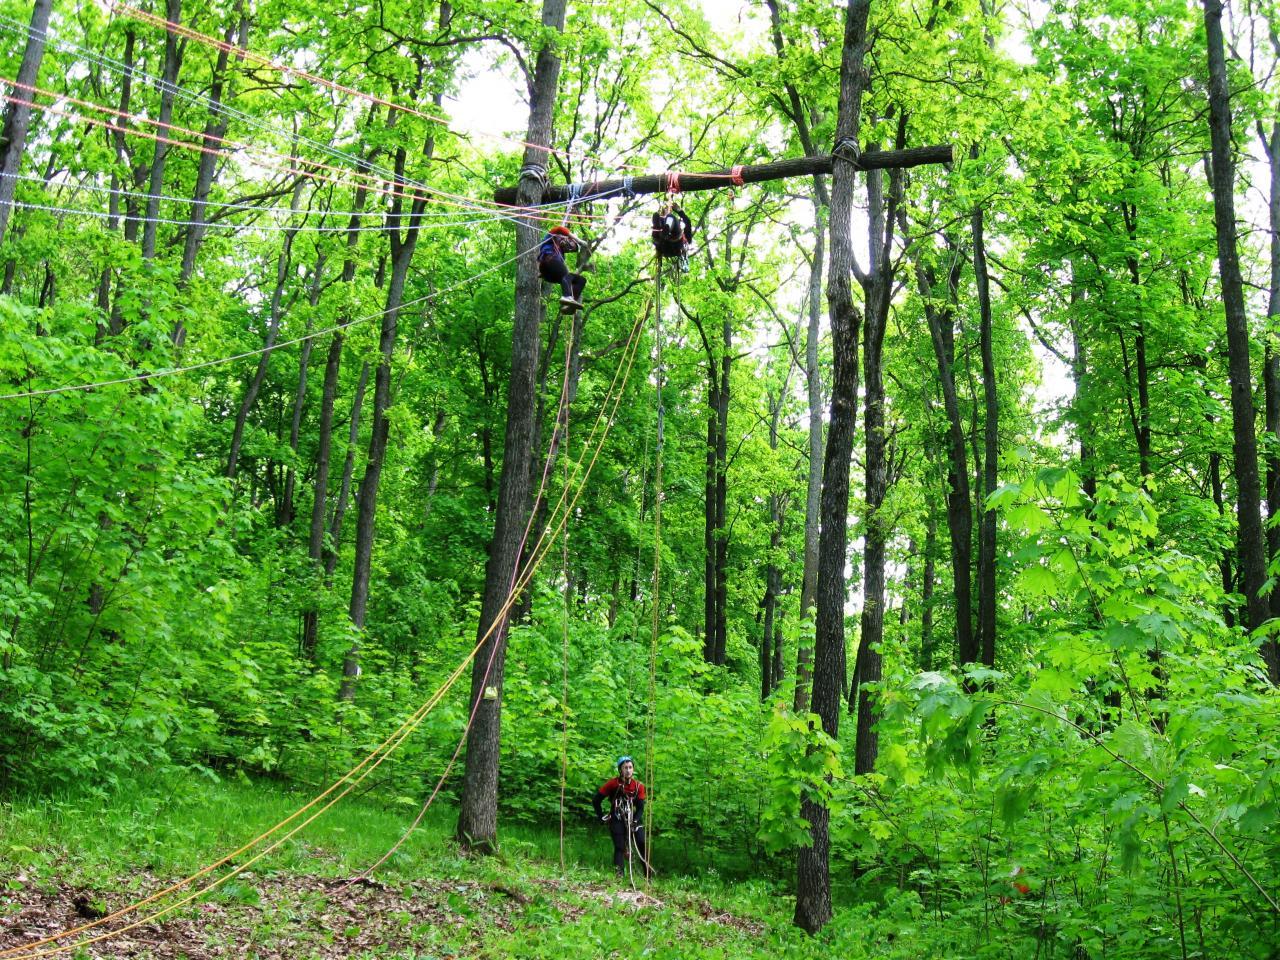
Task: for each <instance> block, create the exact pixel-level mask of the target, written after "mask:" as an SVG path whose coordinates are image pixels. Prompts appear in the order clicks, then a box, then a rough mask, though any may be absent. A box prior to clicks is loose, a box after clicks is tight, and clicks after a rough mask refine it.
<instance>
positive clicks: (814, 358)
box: [793, 177, 826, 715]
mask: <svg viewBox="0 0 1280 960" xmlns="http://www.w3.org/2000/svg"><path fill="white" fill-rule="evenodd" d="M820 180H821V178H820V177H814V200H813V223H814V239H813V268H812V269H811V270H810V271H809V330H808V335H807V337H806V338H805V347H804V366H805V381H806V386H807V389H808V394H809V482H808V484H807V485H806V487H805V500H804V578H803V580H802V581H801V585H800V619H801V621H802V622H806V623H807V622H808V620H809V617H810V616H811V615H812V612H813V609H814V606H815V604H816V602H817V593H818V534H819V528H820V526H821V524H820V522H819V510H820V504H821V499H822V432H823V409H822V373H821V370H820V369H819V366H818V342H819V340H820V339H821V336H822V271H823V267H824V265H825V261H826V243H825V235H826V223H825V222H824V217H823V209H824V207H825V204H824V203H823V201H822V198H821V193H823V192H825V189H824V190H822V191H819V188H818V185H819V183H820ZM812 683H813V645H812V644H811V643H809V642H808V640H807V639H806V638H805V637H803V636H802V637H801V639H800V642H799V643H797V644H796V689H795V702H794V704H793V706H794V708H795V712H796V713H798V714H802V715H803V714H806V713H808V712H809V699H810V693H809V692H810V688H811V686H812Z"/></svg>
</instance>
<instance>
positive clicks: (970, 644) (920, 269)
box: [916, 256, 978, 666]
mask: <svg viewBox="0 0 1280 960" xmlns="http://www.w3.org/2000/svg"><path fill="white" fill-rule="evenodd" d="M959 277H960V258H959V257H958V256H957V257H956V258H955V262H954V265H953V266H952V268H951V270H950V271H949V272H948V274H947V286H948V302H947V304H946V306H942V307H939V306H937V305H935V304H932V303H930V302H929V299H930V297H931V296H932V295H933V286H934V284H933V280H932V277H931V271H930V270H929V269H928V268H926V267H924V266H923V265H919V264H918V265H917V267H916V278H917V281H918V282H919V285H920V292H921V294H922V295H923V296H924V298H925V301H926V303H925V317H926V319H927V320H928V323H929V336H930V339H931V340H932V341H933V352H934V357H935V359H936V360H937V363H938V382H939V384H940V385H941V387H942V401H943V407H944V409H945V410H946V414H947V456H948V470H947V486H948V491H947V529H948V530H949V531H950V534H951V570H952V577H953V581H954V585H953V588H954V595H955V619H956V650H957V655H958V658H959V662H960V664H961V665H962V666H963V665H964V664H967V663H973V662H975V661H976V660H977V659H978V646H977V643H976V642H975V638H974V635H973V600H972V596H973V594H972V587H971V584H972V577H973V514H972V502H971V495H970V492H969V467H968V455H967V453H966V451H965V436H964V424H963V422H962V421H961V419H960V399H959V397H958V396H957V394H956V380H955V370H954V364H955V339H954V338H955V333H954V329H953V327H952V323H953V320H954V317H955V309H954V305H955V294H956V287H957V284H958V283H959Z"/></svg>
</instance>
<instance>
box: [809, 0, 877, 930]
mask: <svg viewBox="0 0 1280 960" xmlns="http://www.w3.org/2000/svg"><path fill="white" fill-rule="evenodd" d="M870 10H871V0H849V5H848V8H847V10H846V12H845V28H844V43H843V48H842V51H841V58H840V100H839V113H838V116H837V119H836V146H837V150H836V152H837V153H845V154H847V152H848V151H849V150H853V149H856V147H857V142H858V130H859V126H860V123H859V121H860V113H861V108H862V91H863V86H864V84H865V74H864V72H863V60H864V59H865V57H866V50H867V19H868V15H869V14H870ZM855 180H856V171H855V168H854V165H853V164H852V163H849V162H847V160H846V159H845V158H843V157H840V158H837V159H836V160H835V162H834V166H833V171H832V183H831V279H830V281H829V282H828V284H827V302H828V304H829V307H830V314H831V339H832V346H833V351H834V355H835V362H834V365H833V366H834V371H833V376H832V387H831V418H830V427H829V429H828V432H827V450H826V459H825V462H824V464H823V473H822V480H823V483H822V501H821V516H820V521H821V524H822V529H821V533H820V535H819V544H818V583H817V609H818V622H817V635H816V638H815V642H814V652H813V684H812V706H813V712H814V713H816V714H817V715H818V716H819V717H820V718H821V720H822V728H823V730H824V731H825V732H826V733H827V735H828V736H830V737H833V738H834V737H836V736H837V735H838V734H839V732H840V679H841V673H842V661H843V652H844V602H845V580H844V565H845V546H846V540H847V531H846V529H845V523H846V520H847V518H848V514H849V467H850V461H851V459H852V456H853V434H854V424H855V421H856V419H857V415H858V410H857V402H858V335H859V326H860V321H861V318H860V317H859V316H858V311H857V308H856V307H854V304H853V291H852V287H851V279H850V278H851V277H852V272H853V237H852V224H853V189H854V184H855ZM801 815H802V816H803V817H804V818H805V819H806V820H807V821H808V822H809V833H810V838H811V840H812V844H811V845H810V846H808V847H802V848H801V849H800V852H799V855H798V856H797V860H796V912H795V922H796V924H797V925H798V926H800V927H801V928H803V929H804V930H807V931H809V932H810V933H816V932H817V931H818V930H821V929H822V928H823V927H824V926H825V925H826V924H827V922H828V921H829V920H830V919H831V872H830V860H829V857H830V844H831V838H830V810H829V809H828V808H827V806H826V805H825V804H823V803H821V802H820V801H819V800H818V799H816V798H814V797H812V796H806V797H805V798H804V800H803V801H802V804H801Z"/></svg>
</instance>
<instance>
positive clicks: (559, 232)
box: [538, 226, 587, 313]
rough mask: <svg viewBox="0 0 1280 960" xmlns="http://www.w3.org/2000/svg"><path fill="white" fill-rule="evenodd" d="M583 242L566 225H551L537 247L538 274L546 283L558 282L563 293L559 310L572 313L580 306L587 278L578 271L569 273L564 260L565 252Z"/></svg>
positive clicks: (574, 251)
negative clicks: (540, 244)
mask: <svg viewBox="0 0 1280 960" xmlns="http://www.w3.org/2000/svg"><path fill="white" fill-rule="evenodd" d="M584 246H585V244H584V243H583V242H582V241H581V240H579V239H578V238H577V237H575V236H574V235H573V234H572V233H570V232H569V228H568V227H566V226H558V227H552V228H551V230H550V231H549V232H548V233H547V235H546V236H545V237H543V239H542V246H540V247H539V248H538V274H539V276H541V277H542V279H543V280H545V281H547V282H548V283H558V284H560V289H561V290H563V291H564V295H563V296H562V297H561V298H560V310H561V312H563V313H572V312H573V311H574V310H577V309H579V308H581V306H582V291H583V290H584V289H585V288H586V286H587V278H586V277H584V276H583V275H582V274H580V273H570V272H569V267H568V266H567V265H566V264H565V262H564V255H565V253H566V252H569V253H577V252H578V250H580V249H581V248H582V247H584Z"/></svg>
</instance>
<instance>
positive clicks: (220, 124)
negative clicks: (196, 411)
mask: <svg viewBox="0 0 1280 960" xmlns="http://www.w3.org/2000/svg"><path fill="white" fill-rule="evenodd" d="M237 7H238V10H239V14H240V20H239V24H238V25H232V26H229V27H227V32H226V37H225V41H224V44H223V46H222V47H220V48H219V50H218V61H217V65H216V66H215V67H214V68H213V84H212V86H211V87H210V88H209V120H208V122H207V123H206V124H205V128H204V136H203V137H202V140H203V141H204V143H203V145H204V150H203V151H202V152H201V154H200V163H199V166H198V167H197V169H196V189H195V192H194V194H193V195H192V198H191V223H190V225H189V226H188V227H187V235H186V238H185V239H184V241H183V245H182V267H181V270H180V271H179V274H178V287H179V289H185V288H186V286H187V284H188V283H190V282H191V276H192V274H194V273H195V269H196V256H197V255H198V254H199V252H200V245H201V244H202V243H203V242H204V237H205V233H206V231H207V230H208V225H207V221H206V219H205V210H206V206H207V203H208V200H209V192H210V191H211V190H212V189H213V182H214V178H215V177H216V176H217V170H218V160H219V158H220V157H221V152H222V142H223V139H224V138H225V137H226V135H227V127H228V124H229V122H230V117H229V116H228V114H227V113H226V112H225V111H224V110H223V109H222V98H223V89H224V88H225V86H226V83H227V63H228V60H229V58H230V49H231V45H232V44H233V43H234V44H235V45H236V46H239V47H242V48H243V47H245V46H247V45H248V43H249V15H248V13H246V12H245V9H244V4H243V2H241V3H239V4H238V5H237ZM169 339H170V340H171V341H172V342H173V345H174V346H175V347H181V346H182V345H183V344H184V343H185V342H186V339H187V327H186V324H185V323H184V322H183V320H182V315H181V314H179V315H178V319H177V320H176V321H175V322H174V325H173V330H172V331H171V332H170V334H169ZM309 344H310V341H308V345H309Z"/></svg>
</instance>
